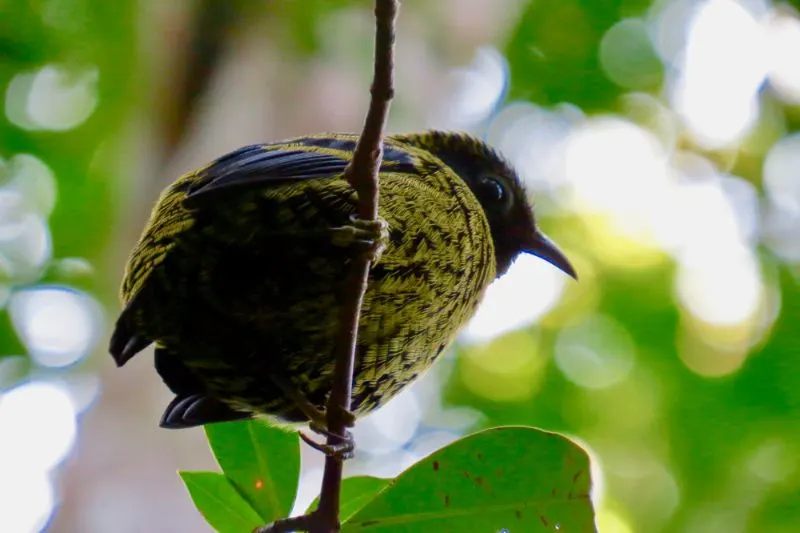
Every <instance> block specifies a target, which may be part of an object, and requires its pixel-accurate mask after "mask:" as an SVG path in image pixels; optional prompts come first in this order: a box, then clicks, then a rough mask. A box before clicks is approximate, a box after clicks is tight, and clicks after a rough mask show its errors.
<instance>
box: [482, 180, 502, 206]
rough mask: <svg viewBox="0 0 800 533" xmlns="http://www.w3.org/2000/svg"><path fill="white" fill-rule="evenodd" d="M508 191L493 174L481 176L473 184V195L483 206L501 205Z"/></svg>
mask: <svg viewBox="0 0 800 533" xmlns="http://www.w3.org/2000/svg"><path fill="white" fill-rule="evenodd" d="M507 195H508V192H507V191H506V188H505V186H504V185H503V183H502V182H501V181H500V180H499V179H497V178H495V177H494V176H481V177H479V178H478V182H477V183H476V186H475V196H477V197H478V200H480V202H481V203H482V204H483V205H484V207H490V206H495V207H501V206H503V205H505V204H506V199H507Z"/></svg>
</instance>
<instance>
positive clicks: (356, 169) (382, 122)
mask: <svg viewBox="0 0 800 533" xmlns="http://www.w3.org/2000/svg"><path fill="white" fill-rule="evenodd" d="M398 4H399V2H398V0H375V64H374V75H373V79H372V87H371V89H370V93H371V98H370V105H369V111H367V117H366V120H365V121H364V129H363V130H362V132H361V136H360V137H359V139H358V144H357V145H356V148H355V153H354V154H353V159H352V160H351V161H350V164H349V165H348V166H347V169H346V170H345V172H344V177H345V179H347V181H349V182H350V184H351V185H352V186H353V188H354V189H355V190H356V192H357V193H358V216H359V218H361V219H364V220H375V219H376V218H377V217H378V186H379V183H378V171H379V170H380V166H381V161H382V160H383V133H384V129H385V127H386V118H387V116H388V115H389V106H390V104H391V101H392V98H393V97H394V40H395V30H394V24H395V18H396V17H397V9H398ZM369 268H370V261H369V260H368V259H365V258H363V257H358V258H355V259H354V260H353V263H352V265H351V267H350V274H349V277H348V279H347V282H346V283H345V285H344V291H345V292H344V302H343V303H342V308H341V314H340V316H339V334H338V336H337V338H336V345H335V349H336V366H335V370H334V376H333V385H332V388H331V394H330V396H329V397H328V403H327V406H326V408H327V417H328V431H329V432H330V433H331V434H332V435H344V434H345V431H346V430H347V421H346V417H345V412H346V411H349V410H350V404H351V400H352V398H351V394H352V388H353V367H354V366H355V355H356V341H357V333H358V323H359V321H360V316H361V304H362V302H363V300H364V292H365V291H366V289H367V277H368V275H369ZM340 440H341V439H339V438H337V437H335V436H331V437H328V444H329V445H336V444H339V443H340ZM342 467H343V461H342V459H340V458H338V457H334V456H328V457H326V458H325V471H324V473H323V477H322V490H321V491H320V501H319V507H318V508H317V510H316V511H314V512H313V513H312V514H310V515H307V516H300V517H296V518H288V519H285V520H279V521H277V522H274V523H273V524H270V525H269V526H266V527H264V528H259V529H258V530H256V532H257V533H268V532H269V533H278V532H281V531H298V530H299V531H309V532H310V533H336V532H338V531H339V529H340V521H339V507H340V496H341V487H342Z"/></svg>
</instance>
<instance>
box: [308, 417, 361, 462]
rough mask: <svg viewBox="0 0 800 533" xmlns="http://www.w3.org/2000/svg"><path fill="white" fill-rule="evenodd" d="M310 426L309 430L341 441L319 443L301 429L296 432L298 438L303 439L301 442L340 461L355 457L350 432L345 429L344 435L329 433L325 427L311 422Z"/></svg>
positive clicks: (353, 442)
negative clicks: (298, 435)
mask: <svg viewBox="0 0 800 533" xmlns="http://www.w3.org/2000/svg"><path fill="white" fill-rule="evenodd" d="M310 428H311V431H313V432H315V433H319V434H321V435H325V436H327V437H336V438H337V439H339V440H340V441H341V442H339V443H337V444H320V443H319V442H315V441H314V440H313V439H312V438H311V437H309V436H308V435H306V434H305V433H303V432H302V431H300V432H298V433H299V434H300V438H301V439H303V442H305V443H306V444H308V445H309V446H311V447H312V448H314V449H315V450H317V451H320V452H322V453H324V454H325V455H327V456H330V457H335V458H337V459H339V460H341V461H346V460H348V459H352V458H353V457H355V449H356V442H355V439H354V438H353V434H352V433H351V432H349V431H345V432H344V435H337V434H335V433H331V432H330V431H328V430H327V429H324V428H321V427H316V425H315V424H313V423H312V424H311V425H310Z"/></svg>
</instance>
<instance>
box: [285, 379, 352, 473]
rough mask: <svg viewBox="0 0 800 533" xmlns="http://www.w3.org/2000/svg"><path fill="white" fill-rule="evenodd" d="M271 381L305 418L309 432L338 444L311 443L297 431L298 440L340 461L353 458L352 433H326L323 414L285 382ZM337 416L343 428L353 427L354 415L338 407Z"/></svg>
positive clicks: (326, 424) (308, 438)
mask: <svg viewBox="0 0 800 533" xmlns="http://www.w3.org/2000/svg"><path fill="white" fill-rule="evenodd" d="M272 381H273V382H274V383H275V384H276V385H278V387H280V389H281V390H282V391H283V393H284V394H286V396H287V397H288V398H289V399H290V400H292V402H293V403H294V404H295V405H296V406H297V408H298V409H299V410H300V411H301V412H302V413H303V414H304V415H305V416H306V418H308V420H309V425H308V426H309V429H310V430H311V431H313V432H314V433H317V434H318V435H322V436H324V437H328V438H333V439H337V440H339V442H338V443H333V444H320V443H318V442H315V441H313V440H312V439H311V437H309V436H308V435H306V434H304V433H303V432H302V431H298V434H299V435H300V438H301V439H303V442H305V443H306V444H308V445H309V446H311V447H312V448H314V449H315V450H318V451H320V452H322V453H324V454H325V455H329V456H331V457H336V458H338V459H341V460H342V461H344V460H347V459H352V458H353V457H354V455H355V454H354V451H355V440H354V439H353V434H352V433H350V432H349V431H345V434H344V435H339V434H336V433H332V432H330V431H328V429H327V427H328V416H327V415H326V414H325V413H324V412H322V411H321V410H320V409H319V408H317V406H316V405H314V404H313V403H311V402H310V401H308V398H306V397H305V396H303V395H302V394H301V393H300V392H299V391H298V390H297V389H296V388H295V387H293V386H292V385H290V384H289V383H287V382H286V381H284V380H282V379H280V378H277V377H274V376H273V377H272ZM337 414H338V415H339V416H340V417H341V418H342V420H343V421H344V425H345V427H353V426H354V425H355V423H356V415H354V414H353V413H352V412H351V411H348V410H347V409H342V408H341V407H339V408H337Z"/></svg>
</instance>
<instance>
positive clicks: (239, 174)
mask: <svg viewBox="0 0 800 533" xmlns="http://www.w3.org/2000/svg"><path fill="white" fill-rule="evenodd" d="M346 167H347V161H346V160H344V159H341V158H338V157H335V156H332V155H327V154H320V153H314V152H304V151H302V150H265V149H264V147H262V146H260V145H254V146H248V147H245V148H242V149H240V150H237V151H236V152H233V153H231V154H228V155H226V156H224V157H222V158H221V159H219V160H218V161H216V162H215V163H214V164H212V165H211V166H210V167H208V168H207V169H206V170H204V171H203V173H202V174H203V178H201V179H199V180H198V181H197V182H196V183H194V184H193V186H192V187H191V188H190V189H189V191H188V195H187V197H186V199H185V200H184V204H185V205H187V206H189V207H191V204H192V203H193V202H195V201H196V200H197V199H198V198H202V197H205V196H207V195H208V194H209V193H212V192H215V191H219V190H223V189H228V188H231V187H242V186H260V187H263V186H264V184H265V183H269V182H276V181H297V180H305V179H311V178H324V177H330V176H335V175H337V174H341V173H342V172H344V169H345V168H346Z"/></svg>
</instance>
